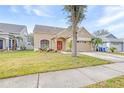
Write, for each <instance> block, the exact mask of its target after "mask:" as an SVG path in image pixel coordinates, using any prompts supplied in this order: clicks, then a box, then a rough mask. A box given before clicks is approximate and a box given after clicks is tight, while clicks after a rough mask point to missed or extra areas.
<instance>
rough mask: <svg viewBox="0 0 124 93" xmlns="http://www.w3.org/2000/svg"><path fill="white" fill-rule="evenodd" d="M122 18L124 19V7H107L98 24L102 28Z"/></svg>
mask: <svg viewBox="0 0 124 93" xmlns="http://www.w3.org/2000/svg"><path fill="white" fill-rule="evenodd" d="M121 18H124V6H106V7H105V8H104V10H103V16H102V17H101V18H100V19H99V20H98V21H97V22H98V24H99V25H101V26H102V25H108V24H110V23H112V22H115V21H117V20H119V19H121Z"/></svg>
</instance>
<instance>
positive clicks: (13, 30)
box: [0, 23, 28, 50]
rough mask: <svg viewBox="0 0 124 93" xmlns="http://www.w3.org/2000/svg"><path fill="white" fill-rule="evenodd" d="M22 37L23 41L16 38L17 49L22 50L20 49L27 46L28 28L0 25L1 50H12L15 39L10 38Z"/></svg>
mask: <svg viewBox="0 0 124 93" xmlns="http://www.w3.org/2000/svg"><path fill="white" fill-rule="evenodd" d="M10 35H13V36H15V37H21V38H22V39H19V38H16V42H17V44H16V49H17V50H20V47H22V46H23V47H24V46H25V47H26V46H27V35H28V32H27V27H26V26H24V25H16V24H7V23H0V50H1V49H2V50H5V49H6V50H11V49H12V48H13V43H14V41H13V39H12V38H11V37H10Z"/></svg>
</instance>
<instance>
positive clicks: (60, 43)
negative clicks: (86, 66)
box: [33, 25, 93, 51]
mask: <svg viewBox="0 0 124 93" xmlns="http://www.w3.org/2000/svg"><path fill="white" fill-rule="evenodd" d="M33 32H34V51H37V50H39V49H45V48H49V49H54V50H58V51H67V50H71V45H70V44H71V41H72V32H71V31H69V30H67V29H66V28H60V27H51V26H43V25H35V27H34V31H33ZM91 38H92V36H91V34H90V33H89V32H88V31H87V30H86V29H85V28H84V27H82V28H81V29H80V30H79V31H78V32H77V51H93V48H92V44H91ZM69 46H70V47H69Z"/></svg>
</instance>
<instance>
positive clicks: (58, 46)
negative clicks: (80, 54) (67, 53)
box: [57, 41, 62, 50]
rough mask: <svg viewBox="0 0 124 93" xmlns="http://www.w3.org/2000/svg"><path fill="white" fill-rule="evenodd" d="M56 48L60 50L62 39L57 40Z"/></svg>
mask: <svg viewBox="0 0 124 93" xmlns="http://www.w3.org/2000/svg"><path fill="white" fill-rule="evenodd" d="M57 50H62V41H57Z"/></svg>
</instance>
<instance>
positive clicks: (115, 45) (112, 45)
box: [111, 42, 122, 52]
mask: <svg viewBox="0 0 124 93" xmlns="http://www.w3.org/2000/svg"><path fill="white" fill-rule="evenodd" d="M111 47H115V48H116V52H122V43H117V42H115V43H112V44H111Z"/></svg>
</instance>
